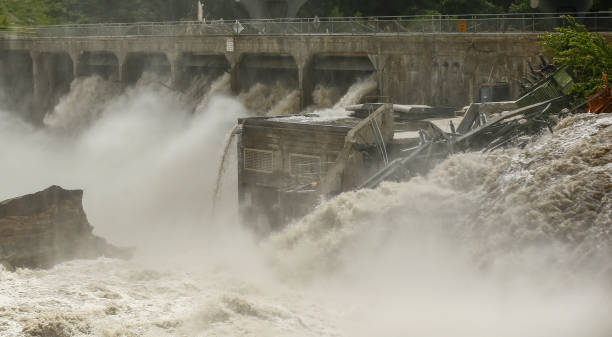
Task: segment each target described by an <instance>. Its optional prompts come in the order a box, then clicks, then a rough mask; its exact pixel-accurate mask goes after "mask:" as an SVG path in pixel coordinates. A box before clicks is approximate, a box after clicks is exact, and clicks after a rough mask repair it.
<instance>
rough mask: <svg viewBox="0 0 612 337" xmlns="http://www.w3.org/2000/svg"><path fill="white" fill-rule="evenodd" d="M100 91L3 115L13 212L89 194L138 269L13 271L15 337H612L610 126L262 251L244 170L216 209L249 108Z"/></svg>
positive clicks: (316, 219)
mask: <svg viewBox="0 0 612 337" xmlns="http://www.w3.org/2000/svg"><path fill="white" fill-rule="evenodd" d="M226 80H227V79H223V78H220V79H218V80H217V81H215V83H212V84H211V83H209V84H207V86H206V87H207V88H223V87H224V82H223V81H226ZM99 81H100V80H99V79H94V80H91V79H90V80H87V79H84V80H81V82H80V83H81V84H73V88H72V91H71V93H70V94H68V95H67V96H66V97H65V98H64V100H63V101H62V102H64V103H63V105H62V103H60V104H59V105H58V107H56V109H55V111H54V112H53V114H52V115H49V116H48V117H47V119H46V121H47V123H48V124H47V125H48V126H47V127H46V128H43V129H39V128H34V127H31V126H30V125H29V124H27V123H25V122H22V121H21V120H20V119H19V118H17V117H15V116H14V114H11V113H9V112H0V157H1V158H3V159H2V161H0V186H1V187H2V188H1V189H0V199H5V198H9V197H12V196H16V195H21V194H24V193H29V192H32V191H34V190H37V189H40V188H44V187H47V186H48V185H51V184H61V185H62V186H64V187H66V188H83V189H84V190H85V195H84V208H85V211H86V212H87V214H88V217H89V220H90V222H91V223H92V225H93V226H94V227H95V230H96V234H98V235H101V236H103V237H105V238H107V239H108V240H109V241H110V242H113V243H117V244H121V245H130V246H135V247H136V248H137V251H136V256H135V258H134V260H132V261H129V262H125V261H119V260H113V259H107V258H100V259H97V260H91V261H80V260H78V261H71V262H67V263H63V264H60V265H57V266H55V267H54V268H52V269H50V270H28V269H20V270H17V271H15V272H11V271H7V270H3V269H2V270H0V335H2V336H23V335H30V336H62V337H63V336H375V335H376V336H436V337H437V336H483V337H484V336H519V335H520V336H534V337H535V336H555V337H558V336H568V337H569V336H594V337H600V336H601V337H604V336H610V335H611V334H612V322H611V321H610V319H609V317H612V304H611V303H612V284H611V283H610V279H611V277H612V244H611V243H612V240H611V239H612V117H611V116H609V115H602V116H593V115H577V116H572V117H569V118H567V119H565V120H563V121H561V123H560V124H559V125H558V126H557V128H556V130H555V133H554V134H544V135H542V136H541V137H539V138H534V141H533V142H532V143H531V144H529V145H528V146H527V147H525V148H524V149H509V150H503V151H495V152H492V153H485V154H483V153H468V154H457V155H454V156H452V157H450V158H449V159H447V160H446V161H444V162H443V163H441V164H440V165H438V166H437V167H436V168H435V169H434V170H433V171H432V172H430V173H429V174H428V175H427V176H425V177H418V178H415V179H412V180H411V181H409V182H403V183H384V184H382V185H381V186H380V187H379V188H377V189H374V190H361V191H354V192H347V193H344V194H341V195H339V196H338V197H336V198H334V199H332V200H328V201H326V202H323V203H322V204H321V205H319V206H318V207H317V209H316V210H314V211H313V212H312V213H311V214H309V215H308V216H306V217H304V218H303V219H300V220H298V221H296V222H295V223H293V224H291V225H289V226H288V227H287V228H286V229H285V230H283V231H282V232H279V233H276V234H274V235H272V236H271V237H269V238H267V239H265V240H258V239H256V238H254V237H253V236H252V234H251V232H250V231H249V230H247V229H245V228H243V227H242V226H241V225H240V224H239V223H238V219H237V217H236V202H235V183H236V182H235V174H234V172H235V169H236V167H235V165H236V163H235V161H232V162H231V163H228V167H227V172H228V174H226V175H225V176H224V184H223V186H224V189H223V191H221V193H220V201H219V205H218V206H217V207H218V209H219V208H220V209H221V210H222V211H221V212H219V211H217V212H215V214H214V215H213V214H211V213H210V207H209V206H210V204H211V202H212V201H211V195H212V192H213V190H214V188H215V181H216V170H217V168H218V161H219V159H220V157H221V153H220V152H221V150H220V149H222V148H223V146H224V144H223V142H224V139H225V137H226V134H227V132H228V131H229V130H231V128H232V127H233V125H234V123H235V120H236V118H238V117H241V116H248V115H250V114H251V113H253V112H249V108H248V105H247V104H242V103H241V102H240V101H239V100H243V99H247V98H245V96H243V97H239V98H238V100H237V99H234V98H231V97H228V96H224V95H223V91H221V93H220V94H219V93H214V94H210V93H209V94H206V95H204V96H202V95H200V96H197V95H196V96H197V97H195V96H193V95H192V97H191V98H189V100H190V102H189V104H186V103H185V100H186V98H185V97H184V95H178V94H176V93H172V92H169V91H168V90H167V89H165V88H164V87H163V86H158V85H155V84H150V83H149V84H141V85H139V86H136V87H133V88H128V90H127V91H125V92H123V93H117V92H114V91H113V90H110V89H109V90H108V93H109V94H108V95H107V96H104V97H99V96H95V97H92V96H91V95H80V94H78V95H77V92H87V89H88V88H90V89H91V87H90V86H98V87H99V86H102V87H104V88H105V86H104V85H105V84H104V83H102V82H99ZM368 85H369V84H368ZM359 88H363V86H359ZM359 88H357V89H359ZM209 90H211V89H209ZM258 90H263V89H258ZM355 90H356V89H355ZM354 92H355V91H354V90H349V93H348V95H350V94H351V93H354ZM71 95H73V96H71ZM290 96H291V95H287V96H286V97H287V99H288V100H293V99H294V98H292V97H290ZM194 97H195V98H194ZM345 97H347V95H345ZM84 99H93V100H95V102H93V103H91V102H90V103H88V104H89V106H91V107H92V109H90V110H88V113H87V115H86V116H84V117H83V119H80V118H76V120H75V116H79V115H78V114H76V115H75V114H74V113H73V110H72V108H71V107H75V106H78V104H82V103H83V101H82V100H84ZM70 102H73V103H70ZM96 102H98V103H96ZM291 102H293V101H290V102H289V103H287V104H286V105H287V106H289V105H291V104H293V103H291ZM281 103H282V102H280V103H279V102H277V103H274V104H271V103H265V105H266V109H268V108H270V109H273V107H274V106H279V104H281ZM328 105H329V104H328ZM176 106H182V107H183V108H181V109H177V108H176ZM245 106H246V107H245ZM253 106H255V105H253ZM258 106H261V105H258ZM192 107H194V109H195V113H192V111H191V109H192ZM255 113H258V114H259V113H261V111H255ZM75 128H76V129H78V132H73V131H74V129H75ZM66 129H69V130H71V132H66ZM234 151H235V149H234ZM229 158H235V154H234V155H232V156H230V157H229Z"/></svg>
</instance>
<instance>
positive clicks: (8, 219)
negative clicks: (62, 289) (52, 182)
mask: <svg viewBox="0 0 612 337" xmlns="http://www.w3.org/2000/svg"><path fill="white" fill-rule="evenodd" d="M82 200H83V191H82V190H65V189H63V188H61V187H59V186H51V187H49V188H47V189H45V190H44V191H41V192H37V193H34V194H28V195H25V196H21V197H17V198H13V199H9V200H5V201H2V202H0V263H2V264H3V265H5V266H7V267H9V268H14V267H27V268H48V267H51V266H53V265H54V264H56V263H60V262H63V261H67V260H71V259H81V258H96V257H99V256H108V257H119V258H128V257H129V256H130V255H131V252H130V251H129V250H128V249H122V248H117V247H115V246H112V245H110V244H108V243H107V242H106V240H104V239H103V238H100V237H97V236H95V235H93V233H92V231H93V227H92V226H91V225H90V224H89V221H87V215H86V214H85V211H84V210H83V203H82Z"/></svg>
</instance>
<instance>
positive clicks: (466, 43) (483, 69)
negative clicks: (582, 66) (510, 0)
mask: <svg viewBox="0 0 612 337" xmlns="http://www.w3.org/2000/svg"><path fill="white" fill-rule="evenodd" d="M537 42H538V37H537V34H495V35H491V34H482V35H480V34H443V35H404V36H299V37H296V36H274V37H272V36H265V37H258V36H241V37H236V38H234V39H233V43H234V51H233V52H228V51H227V43H228V38H226V37H217V36H213V37H123V38H65V39H62V38H57V39H12V40H0V50H1V52H0V60H1V61H0V62H2V64H3V65H4V67H3V69H4V71H2V73H1V76H2V79H1V80H2V81H5V82H7V83H19V84H18V85H19V87H20V88H19V92H22V93H23V92H32V95H33V97H34V101H35V102H36V103H35V105H36V106H37V108H38V110H42V111H44V110H46V109H48V108H50V107H52V106H53V105H54V104H55V103H56V100H57V98H58V97H59V96H61V95H62V94H64V93H66V92H67V91H68V88H69V85H70V82H71V81H72V79H74V78H75V77H78V76H87V75H91V74H99V75H101V76H102V77H104V78H109V79H114V80H116V81H120V82H122V83H125V84H126V85H127V84H131V83H134V82H135V81H136V80H138V78H139V77H140V75H141V74H142V72H143V71H145V70H146V71H154V72H157V73H160V74H169V75H171V77H172V81H173V86H177V87H180V86H181V83H185V81H188V80H189V78H191V77H192V76H194V75H197V74H199V73H203V72H230V73H231V77H232V82H231V83H232V89H233V90H234V91H235V92H239V91H240V90H241V89H246V88H248V86H250V85H252V84H253V82H254V81H256V80H258V79H262V78H264V77H269V78H284V79H291V82H292V83H293V85H295V86H296V87H297V88H299V89H300V92H301V102H302V106H307V105H308V104H309V103H311V102H312V97H311V95H312V90H313V87H314V86H315V85H316V84H317V83H318V82H320V81H325V80H327V79H329V78H344V77H346V78H355V77H359V76H364V75H367V74H370V73H375V74H376V78H377V81H378V89H379V95H381V96H390V97H391V98H392V100H393V101H394V102H396V103H411V104H429V105H454V106H461V105H465V104H468V103H470V102H474V101H476V100H477V97H478V88H479V85H480V84H482V83H486V82H491V81H507V82H509V83H510V87H511V93H512V95H513V96H516V95H518V91H519V87H518V81H517V80H518V78H517V76H519V74H522V73H524V72H525V71H526V70H527V69H528V68H527V67H528V65H527V62H537V55H538V54H539V53H540V46H539V45H538V43H537ZM264 74H265V76H263V75H264ZM17 77H18V78H19V79H20V81H16V82H15V81H14V79H15V78H17ZM326 78H327V79H326Z"/></svg>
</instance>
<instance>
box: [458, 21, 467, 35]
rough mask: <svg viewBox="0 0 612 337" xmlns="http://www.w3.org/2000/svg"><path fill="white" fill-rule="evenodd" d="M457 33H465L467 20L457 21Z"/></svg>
mask: <svg viewBox="0 0 612 337" xmlns="http://www.w3.org/2000/svg"><path fill="white" fill-rule="evenodd" d="M457 32H459V33H465V32H467V20H459V21H457Z"/></svg>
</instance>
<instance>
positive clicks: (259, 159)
mask: <svg viewBox="0 0 612 337" xmlns="http://www.w3.org/2000/svg"><path fill="white" fill-rule="evenodd" d="M273 164H274V155H273V153H272V151H267V150H257V149H248V148H245V149H244V169H245V170H248V171H255V172H263V173H272V171H273V170H274V165H273Z"/></svg>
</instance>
